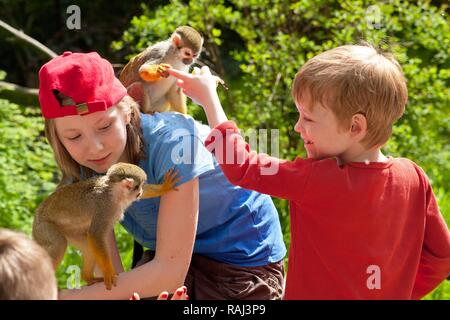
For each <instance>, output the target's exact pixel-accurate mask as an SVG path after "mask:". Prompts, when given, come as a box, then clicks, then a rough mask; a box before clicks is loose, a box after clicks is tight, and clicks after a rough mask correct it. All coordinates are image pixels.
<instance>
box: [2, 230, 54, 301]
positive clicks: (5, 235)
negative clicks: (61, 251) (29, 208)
mask: <svg viewBox="0 0 450 320" xmlns="http://www.w3.org/2000/svg"><path fill="white" fill-rule="evenodd" d="M57 297H58V292H57V286H56V278H55V271H54V269H53V264H52V261H51V259H50V256H49V255H48V253H47V252H46V251H45V250H44V249H43V248H42V247H40V246H39V245H38V244H37V243H35V242H34V241H33V240H31V239H29V238H28V237H27V236H26V235H25V234H22V233H19V232H16V231H12V230H8V229H2V228H0V300H17V299H20V300H35V299H36V300H42V299H57Z"/></svg>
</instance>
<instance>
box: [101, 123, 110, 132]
mask: <svg viewBox="0 0 450 320" xmlns="http://www.w3.org/2000/svg"><path fill="white" fill-rule="evenodd" d="M111 125H112V122H110V123H109V124H107V125H104V126H102V127H100V130H107V129H109V128H110V127H111Z"/></svg>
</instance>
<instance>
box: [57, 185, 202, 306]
mask: <svg viewBox="0 0 450 320" xmlns="http://www.w3.org/2000/svg"><path fill="white" fill-rule="evenodd" d="M177 188H178V190H177V191H175V190H173V191H170V192H168V193H166V194H165V195H163V196H161V201H160V209H159V215H158V225H157V235H156V236H157V242H156V252H155V258H154V259H153V260H152V261H150V262H148V263H146V264H144V265H142V266H140V267H137V268H135V269H133V270H131V271H129V272H124V273H121V274H119V276H118V277H117V286H116V287H113V288H112V290H106V289H105V285H104V284H103V283H102V282H100V283H96V284H94V285H92V286H85V287H82V288H81V289H79V290H76V289H74V290H65V291H62V292H61V293H60V296H59V298H60V299H129V297H130V296H132V294H133V293H134V292H138V293H139V295H140V296H141V297H153V296H158V295H159V294H160V293H161V292H162V291H169V292H175V291H176V289H177V288H179V287H181V286H182V285H183V283H184V279H185V277H186V274H187V271H188V268H189V264H190V260H191V256H192V250H193V247H194V240H195V234H196V230H197V217H198V207H199V191H198V178H194V179H192V180H190V181H188V182H186V183H184V184H182V185H180V186H178V187H177Z"/></svg>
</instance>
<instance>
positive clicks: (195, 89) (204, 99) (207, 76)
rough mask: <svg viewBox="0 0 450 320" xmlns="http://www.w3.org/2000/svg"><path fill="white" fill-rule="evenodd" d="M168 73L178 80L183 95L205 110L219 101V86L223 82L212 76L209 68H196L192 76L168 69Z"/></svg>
mask: <svg viewBox="0 0 450 320" xmlns="http://www.w3.org/2000/svg"><path fill="white" fill-rule="evenodd" d="M168 72H169V74H170V75H172V76H174V77H175V78H177V79H178V80H177V85H178V86H179V87H180V88H181V89H182V90H183V93H184V94H186V95H187V96H188V97H189V98H191V99H192V100H193V101H194V102H195V103H197V104H199V105H201V106H203V107H204V108H208V107H210V105H211V104H212V103H213V101H214V99H217V92H216V88H217V84H218V83H219V82H220V81H222V80H221V79H220V78H219V77H217V76H214V75H212V74H211V71H210V70H209V68H208V67H207V66H204V67H202V68H201V69H199V68H195V69H194V72H193V73H192V74H189V73H187V72H183V71H179V70H175V69H168Z"/></svg>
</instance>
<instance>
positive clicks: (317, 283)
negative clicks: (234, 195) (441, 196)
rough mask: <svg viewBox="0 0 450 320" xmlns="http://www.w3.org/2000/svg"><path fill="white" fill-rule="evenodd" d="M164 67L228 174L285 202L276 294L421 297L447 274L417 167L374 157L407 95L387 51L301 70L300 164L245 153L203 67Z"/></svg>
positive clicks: (444, 247) (354, 53) (340, 56)
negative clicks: (282, 287) (280, 289)
mask: <svg viewBox="0 0 450 320" xmlns="http://www.w3.org/2000/svg"><path fill="white" fill-rule="evenodd" d="M169 73H170V74H171V75H173V76H176V77H178V78H179V80H178V85H179V86H180V87H181V88H182V89H183V91H184V92H185V93H186V94H187V95H188V96H190V97H191V98H192V99H193V100H194V101H196V102H198V103H199V104H201V105H202V106H203V108H204V109H205V112H206V115H207V118H208V122H209V124H210V126H211V127H212V128H214V127H215V130H213V132H212V133H211V134H210V136H209V137H208V139H207V140H206V141H207V142H206V144H207V146H208V148H209V149H210V150H211V151H212V152H213V153H214V154H215V156H216V158H217V159H218V160H219V162H221V167H222V169H223V171H224V172H225V175H226V176H227V178H228V179H229V180H230V181H231V182H232V183H234V184H237V185H239V186H241V187H244V188H247V189H252V190H257V191H259V192H261V193H266V194H270V195H272V196H276V197H280V198H284V199H288V200H289V201H290V211H291V212H290V216H291V248H290V254H289V261H288V276H287V279H286V291H285V297H284V298H285V299H419V298H421V297H423V296H424V295H426V294H427V293H428V292H430V291H431V290H432V289H434V288H435V287H436V286H437V285H438V284H439V283H440V282H441V281H442V280H444V279H445V278H446V276H447V275H448V274H449V272H450V233H449V231H448V228H447V226H446V224H445V221H444V219H443V218H442V216H441V214H440V212H439V209H438V207H437V204H436V200H435V197H434V195H433V191H432V189H431V186H430V183H429V181H428V179H427V177H426V175H425V173H424V172H423V171H422V169H421V168H420V167H419V166H418V165H416V164H415V163H413V162H412V161H410V160H408V159H405V158H392V157H386V156H385V155H383V154H382V152H381V147H382V146H383V145H384V144H385V143H386V142H387V141H388V139H389V137H390V135H391V132H392V124H393V123H394V122H395V121H396V120H398V119H399V118H400V117H401V116H402V114H403V112H404V108H405V105H406V102H407V87H406V82H405V78H404V76H403V73H402V70H401V67H400V65H399V64H398V63H397V61H396V60H395V59H394V58H393V57H392V56H389V55H387V54H382V53H379V52H377V51H376V50H375V49H374V48H372V47H369V46H355V45H348V46H341V47H338V48H335V49H332V50H328V51H326V52H324V53H322V54H320V55H318V56H316V57H314V58H312V59H311V60H309V61H308V62H307V63H306V64H305V65H304V66H303V67H302V68H301V70H300V71H299V72H298V73H297V75H296V77H295V79H294V82H293V88H292V95H293V98H294V101H295V104H296V106H297V109H298V111H299V114H300V117H299V120H298V122H297V124H296V125H295V131H296V132H298V133H299V134H300V135H301V138H302V140H303V141H304V146H305V149H306V151H307V155H308V159H301V158H297V159H295V160H294V161H282V160H279V159H276V158H272V157H269V156H267V155H265V154H257V153H256V152H254V151H251V150H250V148H249V146H248V145H247V144H246V143H245V142H244V140H243V138H242V137H241V136H240V135H239V132H238V129H237V127H236V125H235V124H234V123H233V122H231V121H227V117H226V115H225V113H224V111H223V109H222V106H221V104H220V101H219V98H218V96H217V93H216V79H215V78H214V77H213V76H212V75H211V73H210V72H209V70H208V69H207V68H203V69H202V70H201V73H202V74H201V75H190V74H186V73H182V72H179V71H176V70H170V71H169ZM227 152H228V153H230V152H232V154H228V155H227V154H226V153H227ZM223 159H225V160H228V161H225V162H224V161H221V160H223ZM230 159H240V160H242V161H238V162H237V163H236V162H234V161H229V160H230ZM274 166H278V171H277V172H276V173H275V174H274V175H267V174H264V173H263V169H264V168H268V167H271V168H273V167H274Z"/></svg>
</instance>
